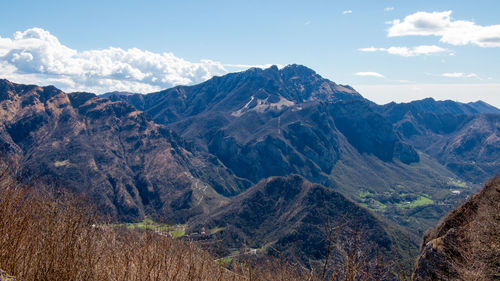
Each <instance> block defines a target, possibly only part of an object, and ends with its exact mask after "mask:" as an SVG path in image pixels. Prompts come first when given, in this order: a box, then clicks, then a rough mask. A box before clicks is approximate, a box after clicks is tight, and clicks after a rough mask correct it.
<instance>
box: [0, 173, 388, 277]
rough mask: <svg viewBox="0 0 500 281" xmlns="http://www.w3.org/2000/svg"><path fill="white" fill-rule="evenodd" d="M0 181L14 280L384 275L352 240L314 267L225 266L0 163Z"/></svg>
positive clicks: (1, 220)
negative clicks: (102, 218) (107, 218)
mask: <svg viewBox="0 0 500 281" xmlns="http://www.w3.org/2000/svg"><path fill="white" fill-rule="evenodd" d="M0 187H1V188H0V233H1V236H0V268H1V269H2V270H4V271H5V272H6V273H8V274H10V275H12V276H15V278H16V279H17V280H86V281H87V280H99V281H103V280H117V281H118V280H179V281H183V280H220V281H224V280H289V281H293V280H386V279H387V270H386V269H382V270H381V267H380V266H381V264H375V266H371V264H370V262H369V261H368V260H367V259H360V258H359V254H360V251H358V249H354V248H355V247H354V248H353V249H350V250H348V251H345V253H346V254H347V255H345V256H341V257H340V260H339V261H340V262H341V263H339V264H338V265H339V266H334V265H332V264H330V265H329V264H328V263H326V264H325V266H324V268H322V270H319V271H311V270H307V269H304V268H303V267H301V266H298V265H293V264H291V263H289V262H286V261H285V259H284V258H281V259H280V258H277V259H267V260H265V261H258V260H257V259H245V258H243V259H242V260H239V261H238V262H233V264H232V267H231V270H228V269H227V268H225V267H223V266H221V265H219V264H217V263H216V262H215V258H214V256H213V255H212V254H210V253H209V252H208V251H205V250H203V249H201V248H199V247H198V246H197V245H196V244H194V243H190V242H186V241H181V240H176V239H172V238H169V237H165V236H162V235H158V234H156V233H154V232H153V231H150V230H131V229H127V228H126V227H120V228H112V227H110V228H102V227H96V225H97V223H98V221H97V217H98V216H97V215H96V213H95V212H94V211H93V209H92V208H90V207H89V204H87V203H86V202H85V200H83V199H81V198H76V196H74V195H72V194H71V193H69V192H54V190H52V191H48V189H47V188H44V189H43V190H41V188H40V187H39V186H37V187H36V188H35V187H33V186H23V185H21V184H19V183H17V182H16V181H14V180H12V178H11V177H10V176H9V174H8V169H3V170H2V171H0ZM354 246H355V245H354ZM332 247H334V245H332ZM348 253H352V254H350V255H349V254H348ZM330 262H331V261H330ZM340 264H342V265H340ZM327 265H328V267H327ZM373 269H375V270H376V271H372V270H373Z"/></svg>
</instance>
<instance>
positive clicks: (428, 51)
mask: <svg viewBox="0 0 500 281" xmlns="http://www.w3.org/2000/svg"><path fill="white" fill-rule="evenodd" d="M358 50H359V51H361V52H386V53H388V54H391V55H398V56H403V57H414V56H420V55H433V54H438V53H443V52H448V50H447V49H444V48H441V47H439V46H436V45H422V46H416V47H413V48H408V47H389V48H375V47H373V46H372V47H368V48H360V49H358ZM450 54H451V53H450Z"/></svg>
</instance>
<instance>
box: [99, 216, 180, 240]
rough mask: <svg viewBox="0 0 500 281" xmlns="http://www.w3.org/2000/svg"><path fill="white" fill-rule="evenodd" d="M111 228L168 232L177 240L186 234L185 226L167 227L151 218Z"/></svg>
mask: <svg viewBox="0 0 500 281" xmlns="http://www.w3.org/2000/svg"><path fill="white" fill-rule="evenodd" d="M108 226H111V227H123V226H124V227H127V228H129V229H149V230H156V231H160V232H168V233H169V234H170V235H171V236H172V237H173V238H179V237H182V236H184V235H185V234H186V225H184V224H180V225H168V224H164V223H157V222H155V221H153V220H152V219H151V218H148V217H146V218H144V220H143V221H141V222H134V223H120V224H112V225H108Z"/></svg>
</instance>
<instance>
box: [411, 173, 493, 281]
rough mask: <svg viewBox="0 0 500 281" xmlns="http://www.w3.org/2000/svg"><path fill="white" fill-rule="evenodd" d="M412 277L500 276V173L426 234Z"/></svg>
mask: <svg viewBox="0 0 500 281" xmlns="http://www.w3.org/2000/svg"><path fill="white" fill-rule="evenodd" d="M412 279H413V280H418V281H421V280H422V281H423V280H499V279H500V176H497V177H496V178H494V179H493V180H491V181H489V182H488V183H487V184H486V185H485V187H484V188H483V190H481V191H480V192H479V193H478V194H476V195H475V196H473V197H472V198H471V199H470V200H468V201H467V202H465V203H464V204H463V205H461V206H460V207H459V208H457V209H456V210H454V211H453V212H451V213H450V214H449V215H448V216H447V217H446V218H445V219H444V220H443V221H442V222H441V223H440V225H439V226H438V227H436V228H435V229H433V230H431V231H430V232H428V233H427V234H426V235H425V237H424V239H423V242H422V247H421V252H420V255H419V257H418V260H417V263H416V266H415V270H414V273H413V276H412Z"/></svg>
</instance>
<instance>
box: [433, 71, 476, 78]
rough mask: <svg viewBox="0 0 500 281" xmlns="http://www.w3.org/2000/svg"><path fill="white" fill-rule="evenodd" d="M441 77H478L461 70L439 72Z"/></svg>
mask: <svg viewBox="0 0 500 281" xmlns="http://www.w3.org/2000/svg"><path fill="white" fill-rule="evenodd" d="M441 76H443V77H448V78H478V76H477V74H475V73H463V72H449V73H443V74H441Z"/></svg>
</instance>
